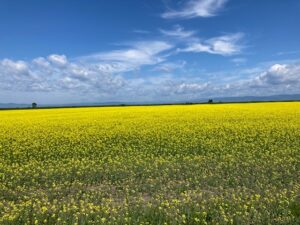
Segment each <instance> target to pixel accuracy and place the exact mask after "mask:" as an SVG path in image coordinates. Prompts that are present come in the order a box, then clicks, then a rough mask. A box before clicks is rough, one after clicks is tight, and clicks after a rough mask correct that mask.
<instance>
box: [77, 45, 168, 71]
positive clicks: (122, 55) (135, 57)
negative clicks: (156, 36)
mask: <svg viewBox="0 0 300 225" xmlns="http://www.w3.org/2000/svg"><path fill="white" fill-rule="evenodd" d="M171 48H173V45H172V44H170V43H167V42H164V41H143V42H137V43H134V44H133V45H132V46H130V47H129V48H126V49H122V50H113V51H109V52H101V53H97V54H92V55H88V56H84V57H80V58H78V59H79V60H80V61H84V62H89V63H98V64H99V66H100V67H106V68H112V69H114V68H116V67H117V68H119V69H120V68H123V69H124V71H130V70H134V69H137V68H139V67H140V66H143V65H154V64H157V63H160V62H162V61H164V60H165V58H164V56H163V55H162V53H163V52H165V51H167V50H170V49H171Z"/></svg>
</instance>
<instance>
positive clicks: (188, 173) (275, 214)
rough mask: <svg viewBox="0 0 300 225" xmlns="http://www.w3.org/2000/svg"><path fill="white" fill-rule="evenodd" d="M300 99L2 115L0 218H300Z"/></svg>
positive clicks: (22, 220)
mask: <svg viewBox="0 0 300 225" xmlns="http://www.w3.org/2000/svg"><path fill="white" fill-rule="evenodd" d="M299 196H300V103H260V104H232V105H231V104H228V105H227V104H226V105H192V106H156V107H146V106H145V107H120V108H119V107H111V108H110V107H107V108H78V109H49V110H24V111H23V110H20V111H2V112H0V224H170V225H171V224H249V225H250V224H299V223H300V197H299Z"/></svg>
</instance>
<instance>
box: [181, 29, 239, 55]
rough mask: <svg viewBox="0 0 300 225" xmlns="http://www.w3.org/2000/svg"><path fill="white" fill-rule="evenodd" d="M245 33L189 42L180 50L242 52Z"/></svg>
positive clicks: (225, 53)
mask: <svg viewBox="0 0 300 225" xmlns="http://www.w3.org/2000/svg"><path fill="white" fill-rule="evenodd" d="M243 37H244V34H243V33H235V34H228V35H223V36H220V37H214V38H210V39H208V40H204V41H201V40H198V41H197V42H192V43H190V44H188V46H187V47H186V48H183V49H179V50H178V51H179V52H196V53H199V52H206V53H211V54H217V55H223V56H230V55H235V54H238V53H240V52H241V50H242V48H243V46H242V45H241V43H240V42H241V40H242V38H243Z"/></svg>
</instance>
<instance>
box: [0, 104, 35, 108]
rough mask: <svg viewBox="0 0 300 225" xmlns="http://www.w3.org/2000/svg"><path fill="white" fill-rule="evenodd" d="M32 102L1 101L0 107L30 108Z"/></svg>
mask: <svg viewBox="0 0 300 225" xmlns="http://www.w3.org/2000/svg"><path fill="white" fill-rule="evenodd" d="M28 107H31V104H25V103H24V104H18V103H0V108H28Z"/></svg>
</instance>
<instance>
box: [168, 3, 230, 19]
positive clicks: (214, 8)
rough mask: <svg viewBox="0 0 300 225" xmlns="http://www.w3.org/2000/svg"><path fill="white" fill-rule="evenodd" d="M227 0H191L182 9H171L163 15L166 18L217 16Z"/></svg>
mask: <svg viewBox="0 0 300 225" xmlns="http://www.w3.org/2000/svg"><path fill="white" fill-rule="evenodd" d="M226 2H227V0H189V1H188V2H187V3H186V4H184V5H183V6H182V8H181V9H178V10H171V9H169V10H168V11H166V12H164V13H163V14H162V17H163V18H165V19H173V18H182V19H190V18H194V17H212V16H216V14H217V13H218V12H219V11H220V10H221V9H222V8H223V7H224V5H225V3H226Z"/></svg>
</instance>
